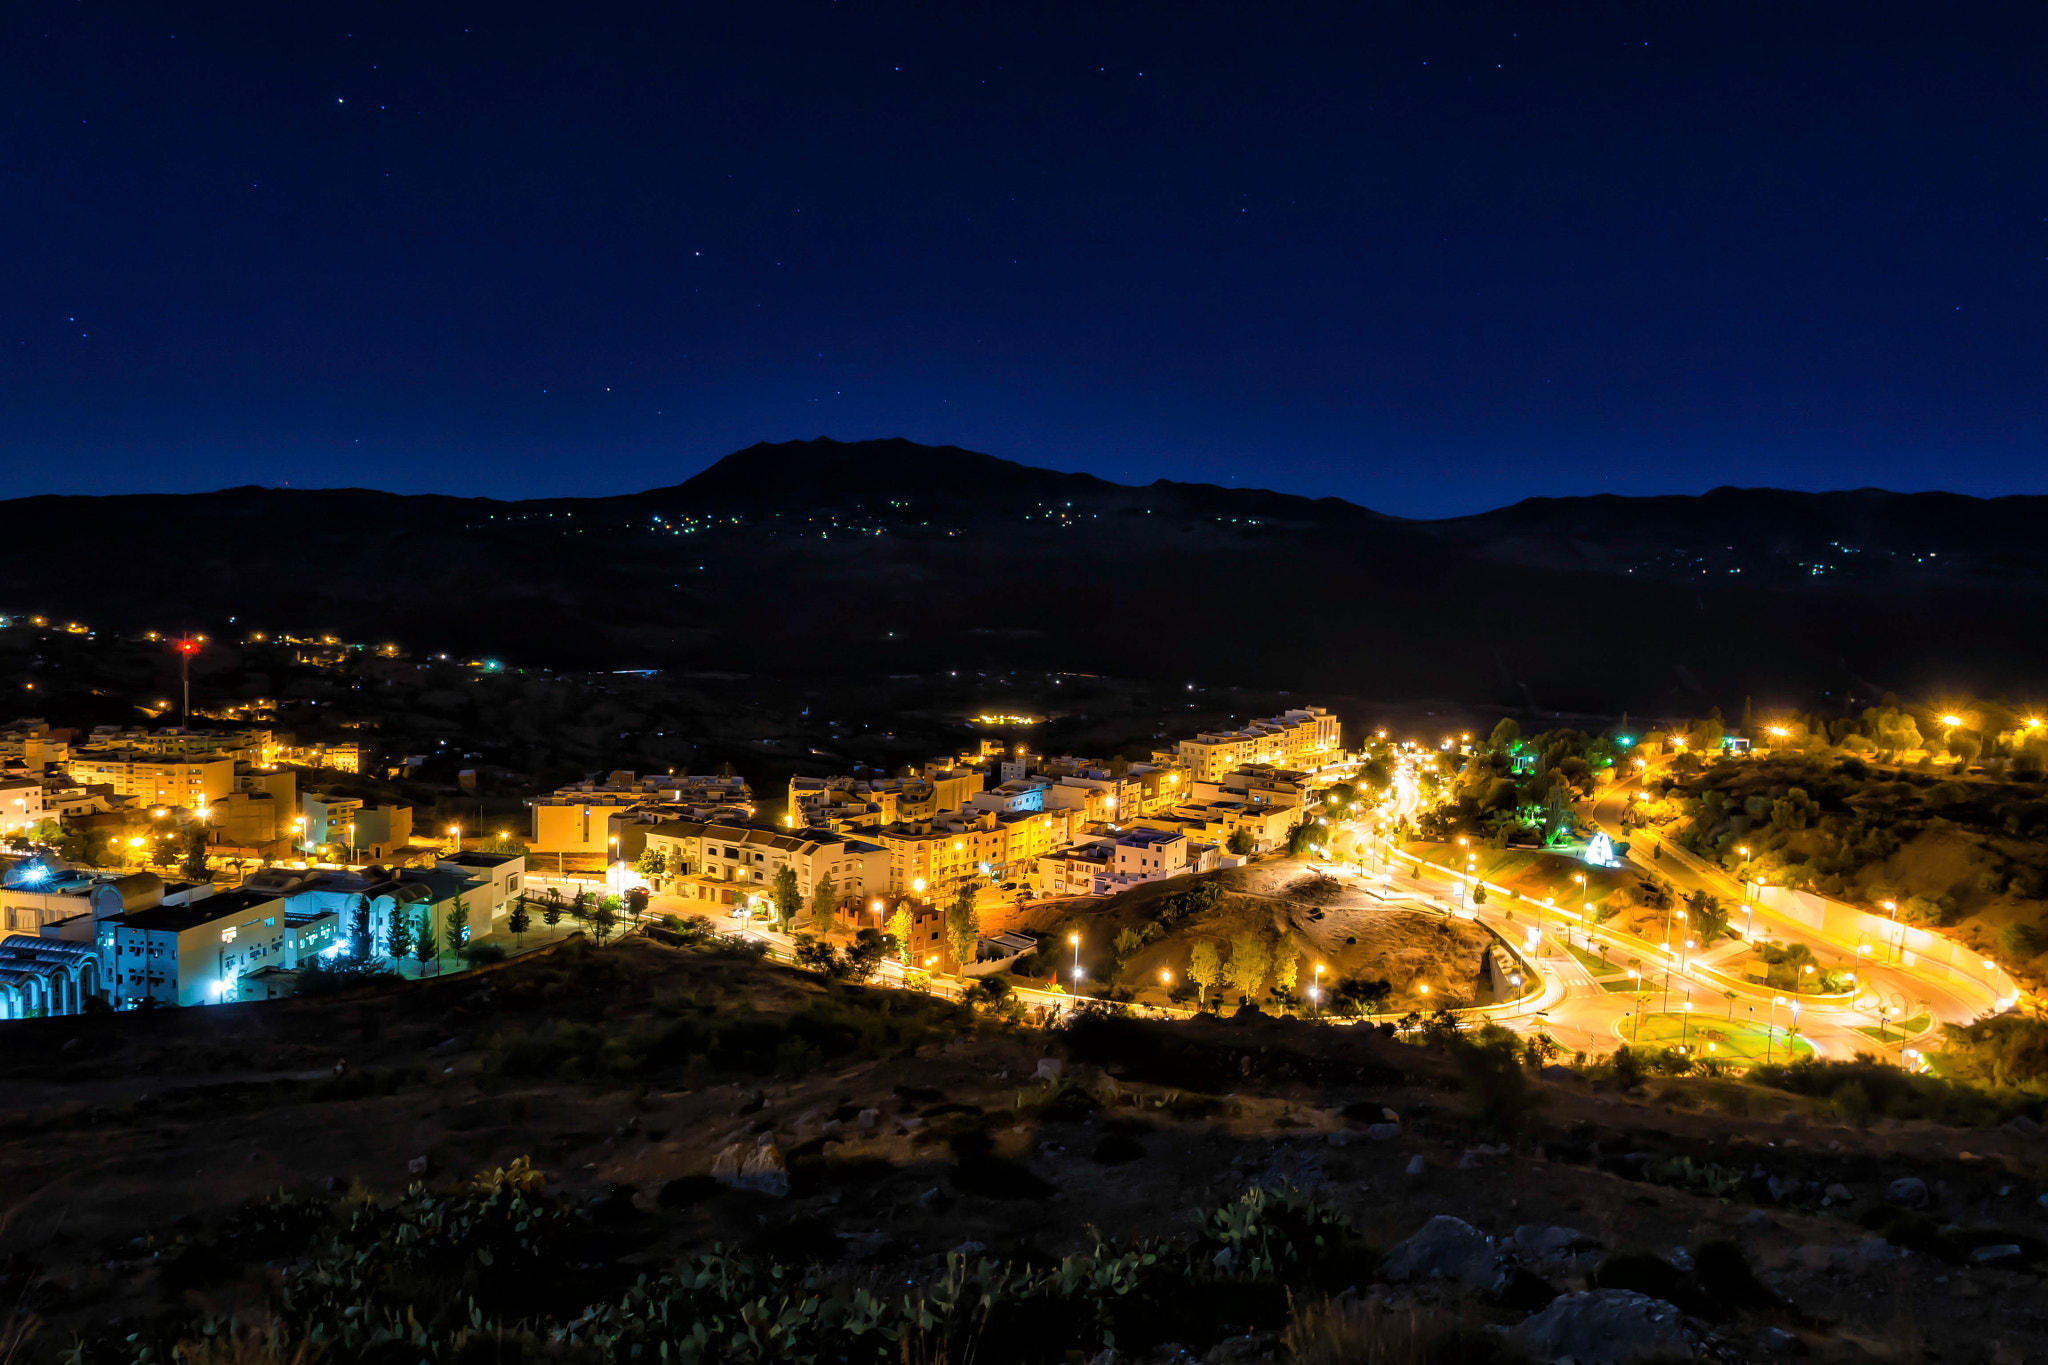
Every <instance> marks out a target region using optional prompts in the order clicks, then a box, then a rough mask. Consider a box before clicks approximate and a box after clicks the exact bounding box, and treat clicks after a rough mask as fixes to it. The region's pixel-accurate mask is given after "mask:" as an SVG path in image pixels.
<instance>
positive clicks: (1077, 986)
mask: <svg viewBox="0 0 2048 1365" xmlns="http://www.w3.org/2000/svg"><path fill="white" fill-rule="evenodd" d="M1067 942H1069V943H1071V944H1073V945H1074V994H1076V995H1079V994H1080V993H1081V936H1080V935H1079V934H1068V935H1067Z"/></svg>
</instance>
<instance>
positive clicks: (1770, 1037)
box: [1764, 995, 1785, 1066]
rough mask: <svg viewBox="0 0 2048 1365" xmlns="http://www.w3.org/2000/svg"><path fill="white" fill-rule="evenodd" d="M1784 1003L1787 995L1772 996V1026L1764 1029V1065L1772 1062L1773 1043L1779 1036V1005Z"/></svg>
mask: <svg viewBox="0 0 2048 1365" xmlns="http://www.w3.org/2000/svg"><path fill="white" fill-rule="evenodd" d="M1784 1003H1785V997H1784V996H1782V995H1774V996H1772V997H1771V1023H1770V1027H1768V1028H1766V1029H1765V1030H1764V1065H1765V1066H1769V1065H1770V1064H1771V1044H1772V1042H1773V1041H1775V1040H1776V1038H1777V1036H1778V1006H1780V1005H1782V1004H1784Z"/></svg>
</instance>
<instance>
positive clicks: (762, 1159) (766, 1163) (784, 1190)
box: [732, 1143, 789, 1199]
mask: <svg viewBox="0 0 2048 1365" xmlns="http://www.w3.org/2000/svg"><path fill="white" fill-rule="evenodd" d="M732 1183H733V1184H734V1185H736V1186H738V1187H739V1188H740V1189H743V1190H759V1191H760V1192H761V1193H762V1194H768V1195H773V1196H775V1197H776V1198H777V1199H783V1198H786V1197H788V1195H789V1163H788V1162H787V1161H785V1160H783V1158H782V1149H781V1148H780V1147H777V1146H775V1145H773V1144H772V1143H771V1144H770V1145H768V1146H766V1147H756V1148H755V1149H754V1150H753V1151H751V1152H749V1153H748V1154H747V1157H746V1159H745V1160H744V1161H742V1162H741V1163H740V1172H739V1178H738V1179H737V1180H735V1181H733V1182H732Z"/></svg>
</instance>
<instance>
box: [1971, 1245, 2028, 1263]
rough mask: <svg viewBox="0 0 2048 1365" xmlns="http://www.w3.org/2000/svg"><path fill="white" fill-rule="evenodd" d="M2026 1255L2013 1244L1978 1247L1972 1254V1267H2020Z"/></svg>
mask: <svg viewBox="0 0 2048 1365" xmlns="http://www.w3.org/2000/svg"><path fill="white" fill-rule="evenodd" d="M2026 1258H2027V1256H2026V1253H2025V1252H2023V1251H2021V1250H2020V1249H2019V1247H2018V1246H2017V1245H2016V1244H2014V1243H2012V1242H1999V1243H1996V1244H1994V1245H1992V1246H1988V1247H1978V1248H1977V1249H1976V1250H1975V1251H1973V1252H1971V1253H1970V1264H1971V1265H2018V1264H2020V1263H2021V1262H2022V1261H2024V1260H2026Z"/></svg>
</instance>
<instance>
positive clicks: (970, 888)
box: [945, 882, 981, 966]
mask: <svg viewBox="0 0 2048 1365" xmlns="http://www.w3.org/2000/svg"><path fill="white" fill-rule="evenodd" d="M945 932H946V946H947V947H948V948H950V949H952V951H953V960H954V961H955V962H958V963H960V964H961V965H962V966H965V965H966V964H967V963H969V962H972V961H974V958H975V949H976V947H977V945H979V944H980V942H981V917H980V916H979V915H977V914H975V912H974V885H973V883H971V882H970V883H968V884H967V885H965V886H963V887H961V888H960V894H959V895H957V896H955V897H953V903H952V904H951V905H949V906H947V907H946V924H945Z"/></svg>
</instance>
